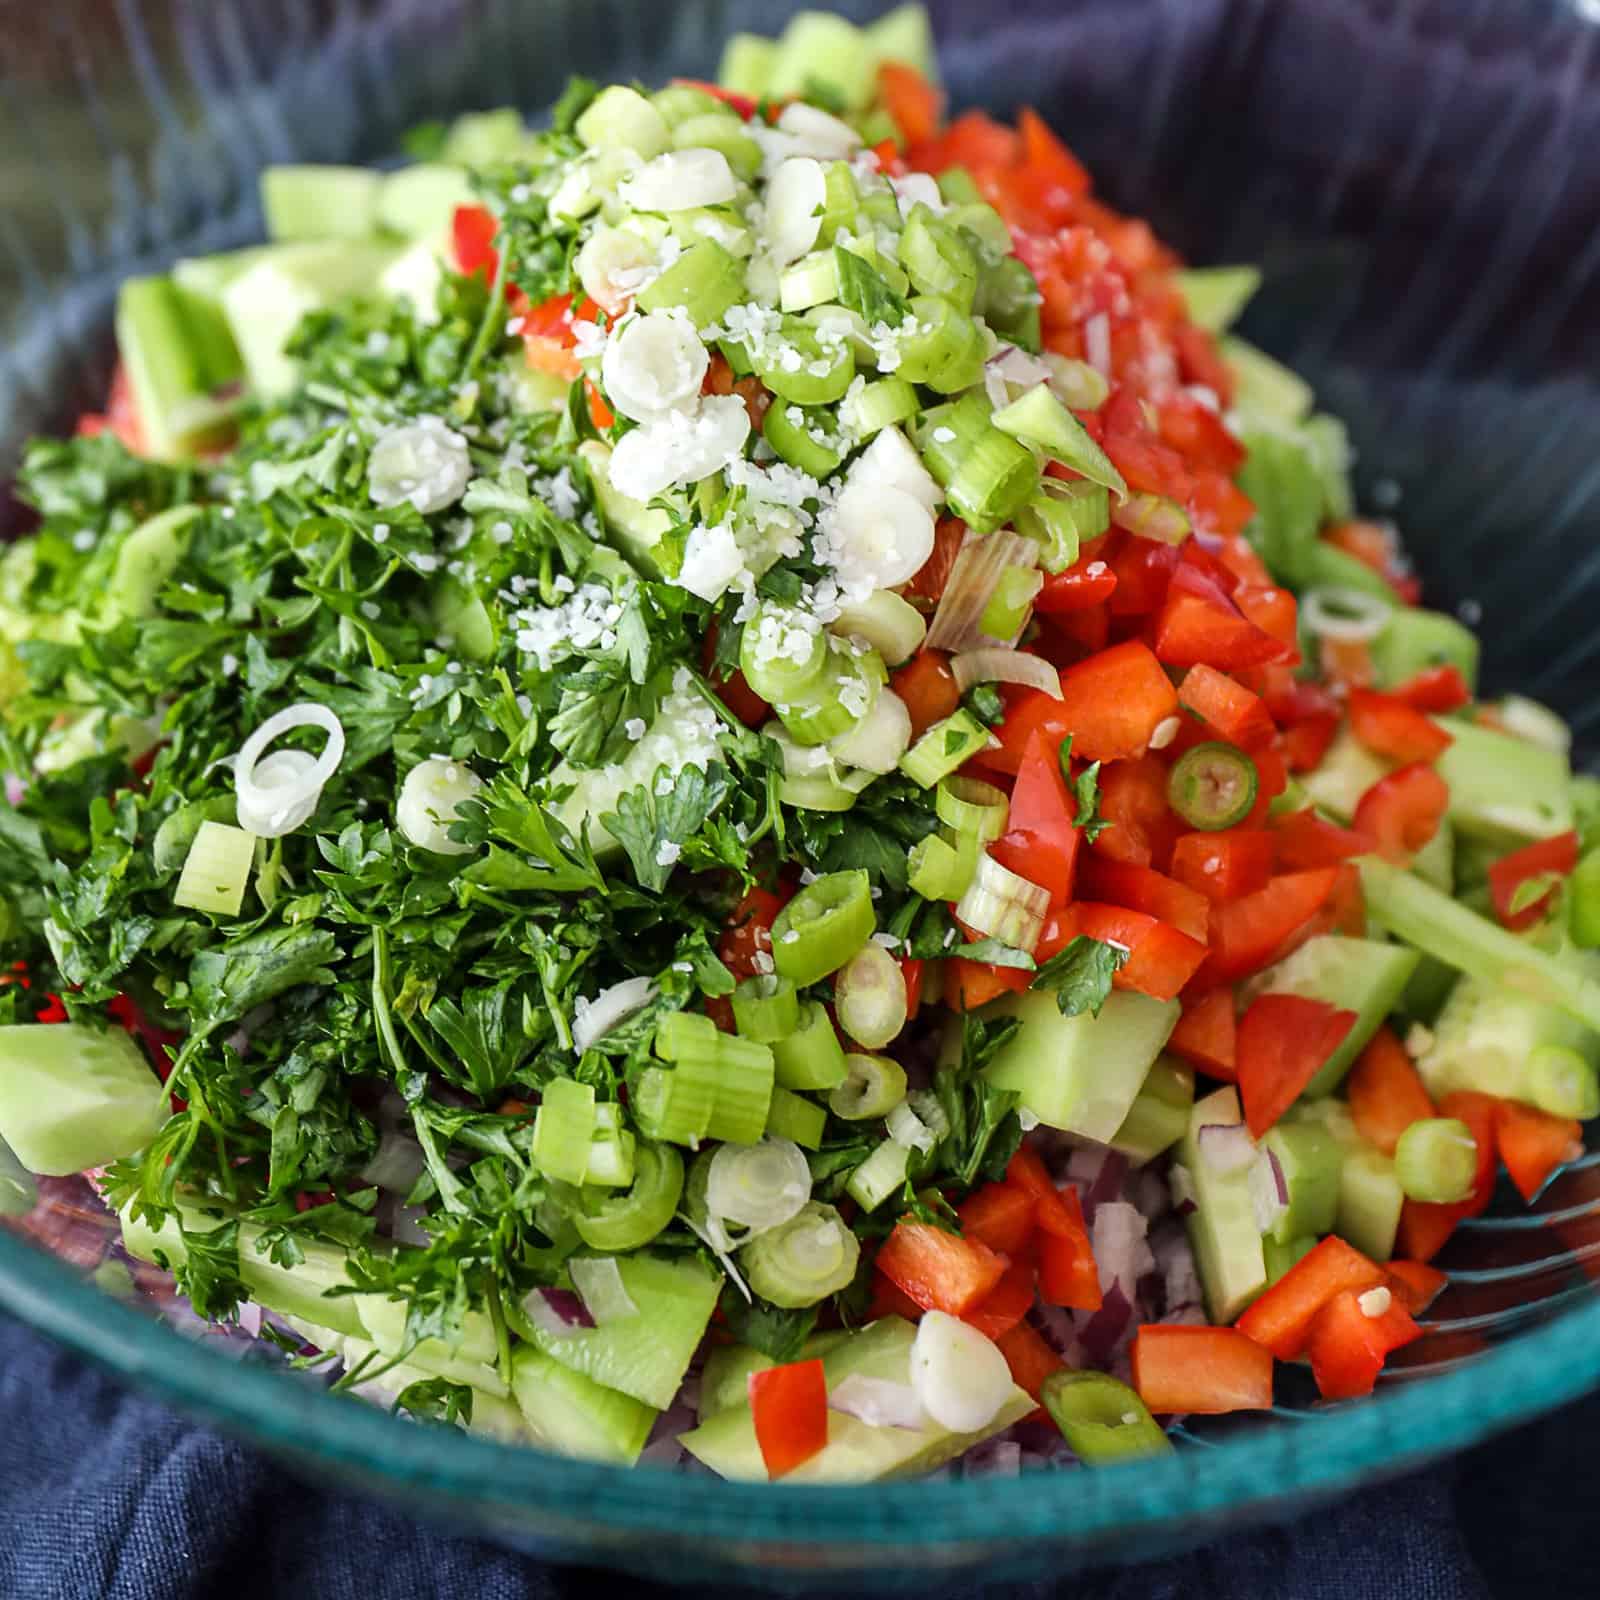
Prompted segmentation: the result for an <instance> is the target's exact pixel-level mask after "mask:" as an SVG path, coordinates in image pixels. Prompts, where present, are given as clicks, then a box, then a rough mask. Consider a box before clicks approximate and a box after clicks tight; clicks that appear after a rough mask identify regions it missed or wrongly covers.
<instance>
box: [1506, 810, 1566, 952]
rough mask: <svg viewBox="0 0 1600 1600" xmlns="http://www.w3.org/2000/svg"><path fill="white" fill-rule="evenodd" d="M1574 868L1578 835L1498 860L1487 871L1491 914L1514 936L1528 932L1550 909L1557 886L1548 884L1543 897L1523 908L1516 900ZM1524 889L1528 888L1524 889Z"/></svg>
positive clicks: (1561, 836)
mask: <svg viewBox="0 0 1600 1600" xmlns="http://www.w3.org/2000/svg"><path fill="white" fill-rule="evenodd" d="M1577 864H1578V835H1577V834H1576V833H1570V832H1569V833H1560V834H1557V835H1556V837H1555V838H1553V839H1540V840H1538V841H1536V842H1535V843H1533V844H1525V845H1523V847H1522V848H1521V849H1520V850H1513V851H1512V852H1511V853H1510V855H1505V856H1501V857H1500V859H1499V860H1498V861H1496V862H1495V863H1494V864H1493V865H1492V866H1491V867H1490V868H1489V894H1490V896H1491V898H1492V899H1493V901H1494V914H1495V915H1496V916H1497V917H1498V918H1499V919H1500V921H1501V923H1502V924H1503V925H1504V926H1505V927H1507V928H1510V929H1511V930H1512V931H1513V932H1516V931H1519V930H1520V929H1523V928H1531V927H1532V926H1533V925H1534V923H1536V922H1537V921H1539V919H1540V918H1541V917H1542V916H1543V915H1544V914H1545V912H1546V911H1547V910H1548V909H1549V906H1550V900H1551V897H1552V896H1553V895H1554V894H1555V891H1556V885H1555V884H1554V882H1551V883H1550V885H1549V887H1548V888H1546V889H1545V891H1544V893H1543V894H1537V895H1535V896H1534V898H1533V899H1531V900H1528V901H1527V903H1526V904H1525V905H1518V904H1517V902H1518V900H1519V899H1521V898H1524V897H1525V896H1526V894H1527V893H1529V892H1530V890H1531V889H1533V888H1536V887H1537V886H1538V883H1539V882H1540V881H1541V880H1544V879H1554V878H1564V877H1566V876H1567V874H1568V873H1570V872H1571V871H1572V869H1573V868H1574V867H1576V866H1577ZM1524 885H1527V886H1529V887H1528V888H1526V889H1525V888H1524Z"/></svg>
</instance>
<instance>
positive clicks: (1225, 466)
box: [1158, 389, 1244, 478]
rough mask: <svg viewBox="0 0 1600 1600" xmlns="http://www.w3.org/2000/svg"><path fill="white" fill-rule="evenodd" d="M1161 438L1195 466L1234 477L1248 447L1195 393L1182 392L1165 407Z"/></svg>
mask: <svg viewBox="0 0 1600 1600" xmlns="http://www.w3.org/2000/svg"><path fill="white" fill-rule="evenodd" d="M1158 419H1159V422H1160V425H1161V437H1162V439H1163V440H1164V441H1165V442H1166V443H1167V444H1169V445H1171V446H1172V448H1173V449H1174V450H1176V451H1177V452H1178V453H1179V455H1181V456H1182V457H1183V459H1184V460H1185V461H1187V462H1188V463H1189V464H1190V465H1191V466H1195V467H1207V468H1209V469H1210V470H1211V471H1213V472H1222V473H1226V474H1227V475H1228V476H1229V477H1230V478H1231V477H1232V476H1233V474H1234V473H1235V472H1237V471H1238V470H1239V468H1240V467H1241V466H1242V465H1243V464H1244V446H1243V445H1242V444H1240V443H1239V441H1238V440H1237V439H1235V438H1234V436H1233V435H1232V434H1231V433H1229V432H1228V429H1227V427H1226V425H1225V424H1224V423H1223V420H1222V418H1221V417H1219V416H1218V415H1217V413H1216V412H1215V411H1213V410H1212V409H1211V407H1210V406H1207V405H1202V404H1201V403H1200V402H1199V401H1198V400H1196V399H1195V398H1194V396H1193V395H1191V394H1186V393H1185V392H1184V391H1183V390H1181V389H1180V390H1179V391H1178V392H1177V393H1176V394H1174V395H1173V396H1172V397H1171V398H1170V399H1168V400H1165V401H1163V402H1162V404H1161V408H1160V411H1159V412H1158Z"/></svg>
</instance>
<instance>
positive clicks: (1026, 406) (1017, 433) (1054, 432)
mask: <svg viewBox="0 0 1600 1600" xmlns="http://www.w3.org/2000/svg"><path fill="white" fill-rule="evenodd" d="M990 420H991V421H992V422H993V423H994V425H995V427H997V428H999V429H1000V430H1001V432H1003V433H1009V434H1011V435H1012V436H1013V437H1014V438H1017V439H1020V440H1022V442H1023V443H1024V444H1031V445H1037V446H1038V448H1039V449H1041V450H1043V451H1044V452H1045V454H1046V455H1048V456H1050V457H1051V459H1052V460H1055V461H1059V462H1060V463H1061V464H1062V465H1063V466H1066V467H1071V468H1072V470H1073V471H1074V472H1076V473H1078V474H1080V475H1081V476H1082V477H1084V478H1087V479H1088V480H1089V482H1091V483H1098V484H1099V485H1101V487H1102V488H1105V489H1108V490H1110V491H1111V492H1112V493H1113V494H1115V495H1116V496H1117V498H1118V499H1119V500H1120V499H1125V498H1126V497H1127V494H1128V485H1127V484H1126V483H1125V482H1124V481H1123V477H1122V474H1121V473H1120V472H1118V471H1117V469H1116V467H1114V466H1113V465H1112V463H1111V458H1110V456H1108V455H1107V454H1106V453H1105V451H1104V450H1102V449H1101V448H1100V446H1099V445H1097V444H1096V443H1095V442H1094V440H1093V439H1092V438H1091V437H1090V436H1089V431H1088V429H1087V428H1085V427H1084V425H1083V424H1082V423H1081V422H1079V421H1078V419H1077V418H1076V417H1075V416H1073V414H1072V413H1071V412H1070V411H1069V410H1067V408H1066V407H1065V406H1064V405H1063V404H1062V403H1061V401H1060V400H1059V399H1058V398H1057V396H1056V394H1055V393H1054V391H1053V390H1052V389H1051V388H1050V386H1049V384H1047V383H1036V384H1035V385H1034V386H1033V388H1031V389H1029V390H1028V391H1027V392H1026V393H1025V394H1023V395H1022V396H1021V397H1020V398H1019V399H1016V400H1013V401H1012V402H1011V404H1010V405H1008V406H1002V407H1001V408H1000V410H998V411H996V412H995V413H994V415H993V417H991V418H990Z"/></svg>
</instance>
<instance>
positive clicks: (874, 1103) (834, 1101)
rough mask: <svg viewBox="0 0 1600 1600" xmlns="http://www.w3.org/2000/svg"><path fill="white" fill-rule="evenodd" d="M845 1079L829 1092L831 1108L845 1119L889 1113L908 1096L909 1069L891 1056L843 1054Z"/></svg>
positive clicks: (874, 1117) (858, 1118)
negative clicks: (907, 1080) (907, 1071)
mask: <svg viewBox="0 0 1600 1600" xmlns="http://www.w3.org/2000/svg"><path fill="white" fill-rule="evenodd" d="M844 1064H845V1074H846V1076H845V1080H844V1082H843V1083H841V1084H840V1085H839V1086H838V1087H837V1088H836V1089H834V1091H833V1093H832V1094H830V1095H829V1096H828V1109H829V1110H830V1111H832V1112H833V1114H834V1116H836V1117H842V1118H844V1120H845V1121H846V1122H869V1121H873V1120H875V1119H876V1118H878V1117H886V1116H888V1114H889V1113H890V1112H891V1111H892V1110H894V1108H895V1107H896V1106H897V1105H899V1104H900V1102H901V1101H902V1100H904V1099H905V1097H906V1070H905V1068H904V1067H902V1066H901V1065H900V1063H899V1062H898V1061H895V1060H893V1059H892V1058H891V1057H889V1056H869V1055H861V1054H859V1053H854V1054H851V1055H847V1056H846V1057H845V1058H844Z"/></svg>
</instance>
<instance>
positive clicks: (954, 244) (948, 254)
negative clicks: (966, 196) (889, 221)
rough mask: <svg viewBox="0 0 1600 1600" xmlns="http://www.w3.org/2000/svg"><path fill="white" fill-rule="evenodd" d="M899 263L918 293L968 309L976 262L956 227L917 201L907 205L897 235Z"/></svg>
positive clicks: (975, 285) (975, 283) (974, 287)
mask: <svg viewBox="0 0 1600 1600" xmlns="http://www.w3.org/2000/svg"><path fill="white" fill-rule="evenodd" d="M900 265H901V266H903V267H904V268H905V269H906V273H907V275H908V276H909V277H910V279H911V281H912V283H913V284H915V285H916V288H917V290H918V292H919V293H921V294H925V295H939V296H941V297H942V298H944V299H945V300H948V301H949V302H950V303H951V305H953V306H954V307H955V308H956V309H957V310H958V311H963V312H970V311H971V310H972V302H973V299H974V297H975V296H976V294H977V291H978V262H977V258H976V257H975V256H974V255H973V253H972V249H971V247H970V246H969V245H968V244H967V243H966V241H965V240H964V239H963V238H962V237H961V235H960V233H959V232H957V230H956V229H954V228H952V227H950V226H949V225H948V224H947V223H945V222H944V221H942V220H941V219H940V218H939V217H937V216H935V215H934V213H933V211H932V209H931V208H930V207H928V206H926V205H923V204H922V203H921V202H918V204H916V205H914V206H913V207H912V208H911V215H910V216H909V217H907V218H906V225H905V228H904V230H903V231H902V233H901V235H900Z"/></svg>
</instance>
